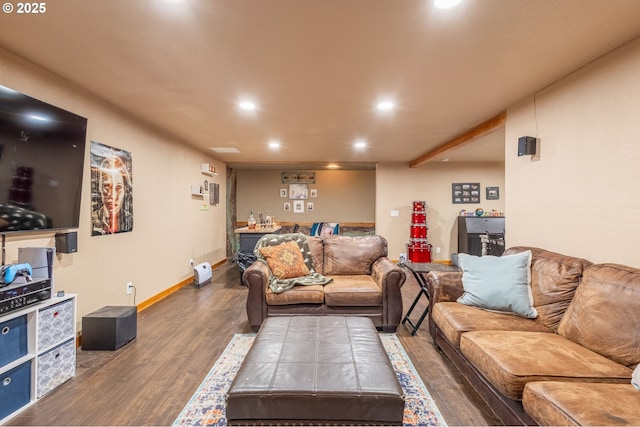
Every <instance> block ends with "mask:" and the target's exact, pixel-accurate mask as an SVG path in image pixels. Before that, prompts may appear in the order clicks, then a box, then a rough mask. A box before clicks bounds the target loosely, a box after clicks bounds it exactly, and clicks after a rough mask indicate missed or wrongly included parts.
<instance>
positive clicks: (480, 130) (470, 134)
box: [409, 111, 507, 168]
mask: <svg viewBox="0 0 640 427" xmlns="http://www.w3.org/2000/svg"><path fill="white" fill-rule="evenodd" d="M506 121H507V112H506V111H503V112H501V113H500V114H498V115H497V116H495V117H493V118H492V119H489V120H487V121H486V122H484V123H482V124H480V125H478V126H476V127H474V128H473V129H470V130H468V131H467V132H465V133H463V134H462V135H458V136H456V137H455V138H453V139H452V140H450V141H447V142H445V143H444V144H442V145H440V146H438V147H436V148H434V149H433V150H431V151H429V152H427V153H425V154H423V155H422V156H420V157H418V158H417V159H414V160H411V161H410V162H409V167H411V168H417V167H418V166H422V165H423V164H425V163H427V162H429V161H430V160H432V159H434V158H435V157H437V156H439V155H441V154H443V153H445V152H447V151H449V150H451V149H452V148H455V147H459V146H460V145H462V144H465V143H467V142H469V141H471V140H472V139H474V138H478V137H480V136H483V135H485V134H487V133H489V132H491V131H492V130H494V129H496V128H499V127H500V126H504V124H505V122H506Z"/></svg>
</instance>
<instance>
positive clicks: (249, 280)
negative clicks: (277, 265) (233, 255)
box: [242, 259, 271, 331]
mask: <svg viewBox="0 0 640 427" xmlns="http://www.w3.org/2000/svg"><path fill="white" fill-rule="evenodd" d="M270 276H271V270H269V266H268V265H267V263H266V262H265V261H264V260H262V259H258V260H256V261H255V262H254V263H253V264H251V265H250V266H249V267H248V268H247V269H246V270H245V271H244V273H243V274H242V283H244V285H245V286H246V287H247V288H249V293H248V294H247V317H248V318H249V325H251V329H253V330H254V331H257V330H258V329H260V326H261V325H262V321H263V320H264V319H265V318H266V317H267V302H266V293H267V287H268V286H269V277H270Z"/></svg>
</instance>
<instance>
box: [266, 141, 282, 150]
mask: <svg viewBox="0 0 640 427" xmlns="http://www.w3.org/2000/svg"><path fill="white" fill-rule="evenodd" d="M269 148H272V149H276V148H280V141H276V140H275V139H272V140H271V141H269Z"/></svg>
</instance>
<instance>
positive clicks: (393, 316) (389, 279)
mask: <svg viewBox="0 0 640 427" xmlns="http://www.w3.org/2000/svg"><path fill="white" fill-rule="evenodd" d="M371 277H372V278H373V280H374V281H375V282H376V283H377V284H378V286H380V289H381V290H382V320H383V325H384V326H383V329H385V330H389V331H391V330H393V331H395V328H396V327H397V326H398V325H399V324H400V320H401V319H402V293H401V291H400V288H401V287H402V285H404V282H405V280H406V279H407V275H406V273H405V271H404V269H402V268H400V267H398V266H397V265H396V263H394V262H393V261H391V260H390V259H389V258H387V257H380V258H378V259H377V260H375V261H374V262H373V264H372V265H371Z"/></svg>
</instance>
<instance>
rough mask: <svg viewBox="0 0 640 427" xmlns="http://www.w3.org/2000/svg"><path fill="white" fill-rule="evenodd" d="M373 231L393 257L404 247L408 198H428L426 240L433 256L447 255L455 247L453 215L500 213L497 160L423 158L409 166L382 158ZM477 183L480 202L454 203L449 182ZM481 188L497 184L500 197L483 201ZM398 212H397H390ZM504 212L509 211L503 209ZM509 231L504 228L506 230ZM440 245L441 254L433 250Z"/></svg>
mask: <svg viewBox="0 0 640 427" xmlns="http://www.w3.org/2000/svg"><path fill="white" fill-rule="evenodd" d="M376 182H377V188H376V209H375V210H376V232H377V233H378V234H381V235H382V236H384V237H385V238H386V239H387V241H388V243H389V256H390V258H392V259H398V256H399V255H400V254H401V253H405V252H406V251H407V247H406V245H407V243H409V238H410V231H411V214H412V213H413V201H415V200H418V201H420V200H423V201H425V202H426V203H427V205H428V208H427V227H428V228H429V230H428V236H427V237H428V241H429V243H430V244H431V245H433V251H432V258H433V259H434V260H448V259H450V258H451V253H452V252H457V250H458V232H457V228H456V227H457V222H456V220H457V217H458V213H459V212H460V210H462V209H466V210H475V209H476V208H478V207H482V208H483V209H484V210H485V211H490V210H492V209H495V210H497V211H500V212H504V206H505V202H504V201H505V198H506V196H507V194H506V191H505V185H504V165H503V164H502V163H449V162H447V163H442V162H440V163H427V164H426V165H424V166H422V167H420V168H409V167H408V165H407V164H406V163H382V164H379V165H378V168H377V173H376ZM454 182H480V186H481V199H480V200H481V203H480V204H460V205H459V204H453V203H452V200H451V184H452V183H454ZM485 187H500V199H499V200H486V199H485ZM391 211H397V212H398V216H396V217H394V216H391ZM506 215H508V212H507V213H506ZM509 232H510V230H507V235H508V234H509ZM438 248H439V250H440V253H437V249H438Z"/></svg>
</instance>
